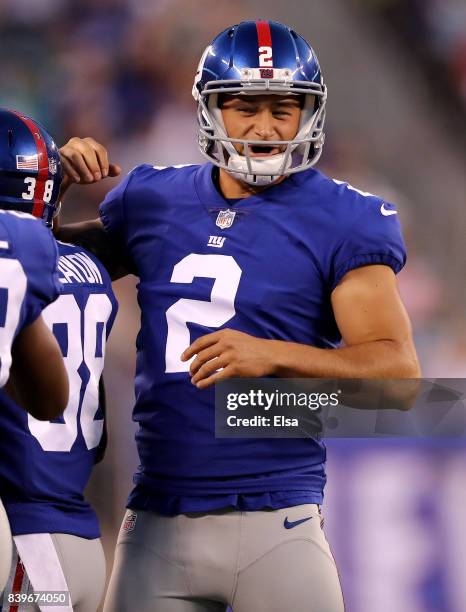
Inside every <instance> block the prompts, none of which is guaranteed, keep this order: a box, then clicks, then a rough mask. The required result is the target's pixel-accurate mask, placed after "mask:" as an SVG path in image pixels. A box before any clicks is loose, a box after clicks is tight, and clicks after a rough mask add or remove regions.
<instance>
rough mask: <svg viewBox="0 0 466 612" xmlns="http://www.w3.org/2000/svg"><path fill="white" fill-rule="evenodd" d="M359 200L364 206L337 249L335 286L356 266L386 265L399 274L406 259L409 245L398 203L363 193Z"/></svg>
mask: <svg viewBox="0 0 466 612" xmlns="http://www.w3.org/2000/svg"><path fill="white" fill-rule="evenodd" d="M358 200H359V201H358V202H357V206H358V208H360V210H359V211H358V213H357V214H355V215H354V217H353V220H352V222H351V223H350V224H349V225H348V226H347V229H346V230H345V235H344V236H343V237H342V238H341V240H340V241H339V244H338V245H337V248H336V249H335V252H334V256H333V261H332V267H331V279H330V285H331V289H332V290H333V289H334V288H335V287H336V286H337V285H338V283H339V282H340V281H341V279H342V278H343V276H344V275H345V274H347V273H348V272H350V271H351V270H354V269H356V268H361V267H363V266H368V265H385V266H389V267H390V268H391V269H392V270H393V271H394V272H395V274H397V273H398V272H399V271H400V270H401V269H402V268H403V266H404V264H405V263H406V247H405V244H404V241H403V237H402V233H401V227H400V223H399V220H398V214H397V211H396V208H395V206H393V205H392V204H388V203H386V202H384V201H382V200H379V199H378V198H376V197H362V196H361V197H360V198H359V199H358Z"/></svg>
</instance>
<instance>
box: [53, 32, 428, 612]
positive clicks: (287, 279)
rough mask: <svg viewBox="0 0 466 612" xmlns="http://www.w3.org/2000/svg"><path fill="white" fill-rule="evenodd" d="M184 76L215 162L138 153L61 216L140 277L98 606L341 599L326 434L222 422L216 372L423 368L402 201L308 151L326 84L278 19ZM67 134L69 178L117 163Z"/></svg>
mask: <svg viewBox="0 0 466 612" xmlns="http://www.w3.org/2000/svg"><path fill="white" fill-rule="evenodd" d="M193 93H194V97H195V99H196V101H197V104H198V122H199V146H200V149H201V152H202V153H203V154H204V155H205V157H206V158H207V160H208V162H207V163H206V164H204V165H200V166H199V165H188V166H184V167H180V166H175V167H168V168H161V167H157V166H152V165H142V166H138V167H136V168H135V169H134V170H133V171H132V172H130V174H129V175H128V177H127V178H126V179H125V180H123V181H122V182H121V183H120V185H119V186H117V187H116V188H115V189H113V190H112V191H111V192H110V193H109V194H108V195H107V197H106V198H105V201H104V202H103V203H102V205H101V208H100V219H98V220H95V221H89V222H86V223H83V224H76V225H74V226H68V227H64V228H62V230H61V231H62V235H63V236H66V237H70V238H71V239H72V240H76V241H82V242H83V243H84V242H85V243H87V244H88V245H89V247H90V248H91V249H93V250H94V251H95V252H96V253H98V254H101V256H102V257H104V258H105V261H106V265H107V266H108V268H109V270H110V271H111V273H112V275H113V276H114V277H115V278H116V277H118V276H120V275H122V274H125V273H127V272H132V273H134V274H136V275H137V276H138V277H139V280H140V282H139V285H138V299H139V304H140V307H141V313H142V316H141V331H140V333H139V335H138V339H137V342H136V347H137V372H136V405H135V408H134V419H135V420H136V421H137V422H138V423H139V431H138V433H137V435H136V440H137V445H138V451H139V456H140V461H141V465H140V467H139V469H138V472H137V473H136V475H135V477H134V483H135V488H134V489H133V491H132V493H131V495H130V497H129V500H128V511H127V514H126V516H125V519H124V521H123V525H122V528H121V531H120V535H119V539H118V543H117V548H116V557H115V564H114V568H113V573H112V578H111V581H110V586H109V591H108V594H107V598H106V604H105V610H106V611H107V612H116V611H118V612H122V611H129V610H133V609H137V610H139V611H156V612H201V611H207V610H209V611H218V612H220V611H224V610H225V609H226V607H227V606H228V605H230V606H231V607H232V608H233V609H234V611H235V612H283V610H292V611H293V612H310V611H311V612H340V611H341V610H343V599H342V593H341V587H340V584H339V579H338V574H337V570H336V566H335V562H334V559H333V556H332V554H331V551H330V548H329V546H328V543H327V541H326V538H325V535H324V533H323V531H322V529H321V520H320V504H321V503H322V501H323V488H324V485H325V479H326V477H325V469H324V465H325V447H324V445H323V443H322V442H321V441H320V440H316V439H313V438H308V439H264V438H261V439H216V438H215V435H214V386H213V384H214V383H215V382H216V381H218V380H222V379H226V378H230V377H261V376H282V377H313V378H314V377H324V378H338V377H343V378H351V377H356V378H369V377H393V378H399V377H406V378H411V377H412V378H414V377H418V376H419V365H418V361H417V356H416V351H415V348H414V345H413V340H412V335H411V328H410V323H409V320H408V317H407V314H406V312H405V309H404V307H403V304H402V302H401V300H400V297H399V294H398V290H397V284H396V279H395V274H396V273H397V272H398V271H399V270H400V269H401V268H402V267H403V265H404V263H405V258H406V254H405V247H404V244H403V240H402V237H401V232H400V226H399V223H398V216H397V211H396V208H395V207H394V206H393V205H392V204H389V203H387V202H384V201H382V200H380V199H379V198H378V197H376V196H374V195H371V194H369V193H364V192H362V191H359V190H358V189H355V188H353V187H351V186H350V185H348V184H346V183H343V182H340V181H336V180H331V179H329V178H327V177H326V176H324V175H323V174H321V173H320V172H318V171H317V170H315V169H314V168H313V165H314V164H315V163H316V161H317V160H318V158H319V156H320V153H321V150H322V145H323V142H324V133H323V127H324V118H325V107H326V99H327V90H326V87H325V85H324V83H323V79H322V75H321V70H320V67H319V64H318V61H317V58H316V55H315V53H314V51H313V50H312V48H311V47H310V45H309V44H308V43H307V42H306V41H305V40H304V39H303V38H301V37H300V36H299V35H298V34H297V33H296V32H294V31H293V30H292V29H290V28H288V27H287V26H284V25H282V24H279V23H274V22H269V21H257V22H254V21H247V22H242V23H240V24H239V25H235V26H232V27H230V28H228V29H227V30H225V31H224V32H222V33H220V34H219V35H218V36H217V37H216V38H215V39H214V40H213V41H212V43H211V44H210V45H209V46H208V47H207V49H206V50H205V52H204V54H203V55H202V58H201V62H200V64H199V68H198V71H197V74H196V77H195V82H194V88H193ZM67 147H68V148H67V150H66V158H67V159H66V160H65V169H66V170H67V172H68V173H69V175H70V180H72V172H75V173H77V175H79V177H80V179H81V182H92V180H93V178H92V177H93V176H94V175H97V177H99V176H105V175H106V174H107V173H108V162H107V161H105V163H104V164H102V159H103V156H102V153H101V152H99V151H98V150H96V148H95V147H96V145H95V143H93V141H87V142H85V141H80V140H79V139H73V140H72V141H70V143H69V144H68V145H67ZM86 174H87V175H89V176H88V177H87V178H86ZM342 339H343V341H344V343H343V344H342V343H341V340H342Z"/></svg>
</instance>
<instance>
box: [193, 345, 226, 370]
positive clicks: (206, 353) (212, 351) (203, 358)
mask: <svg viewBox="0 0 466 612" xmlns="http://www.w3.org/2000/svg"><path fill="white" fill-rule="evenodd" d="M219 348H220V347H219V346H218V342H217V343H216V344H214V345H212V346H210V347H208V348H206V349H204V350H203V351H200V352H199V353H198V354H197V356H196V358H195V359H194V360H193V362H192V363H191V366H190V368H189V372H190V374H191V376H194V374H196V372H197V371H198V370H199V368H200V367H201V366H202V365H203V364H204V363H206V362H207V361H209V360H210V359H213V358H214V357H218V356H219V354H220V350H219Z"/></svg>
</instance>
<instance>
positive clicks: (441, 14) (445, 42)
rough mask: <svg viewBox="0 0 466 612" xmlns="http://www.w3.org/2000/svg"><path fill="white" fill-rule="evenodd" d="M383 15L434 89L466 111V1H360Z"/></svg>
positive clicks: (359, 0)
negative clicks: (422, 67) (422, 68)
mask: <svg viewBox="0 0 466 612" xmlns="http://www.w3.org/2000/svg"><path fill="white" fill-rule="evenodd" d="M357 1H358V2H359V3H362V4H363V5H365V6H368V7H370V8H371V9H372V10H374V11H376V12H377V13H378V14H379V15H381V16H383V17H384V18H385V19H386V20H387V21H388V22H389V23H390V24H391V25H392V26H393V27H394V29H395V30H396V32H397V33H398V34H399V35H400V36H401V38H402V39H404V43H405V45H406V46H407V47H408V48H409V50H410V52H411V53H415V54H416V55H417V56H418V58H419V60H420V61H421V63H422V64H423V66H424V69H425V72H426V76H427V77H428V79H429V80H430V84H431V86H432V91H436V93H437V94H439V93H440V90H441V91H442V98H444V94H446V95H447V96H448V95H450V96H452V97H454V98H456V99H457V101H458V102H459V104H460V106H461V107H462V109H463V111H465V110H466V2H464V0H357Z"/></svg>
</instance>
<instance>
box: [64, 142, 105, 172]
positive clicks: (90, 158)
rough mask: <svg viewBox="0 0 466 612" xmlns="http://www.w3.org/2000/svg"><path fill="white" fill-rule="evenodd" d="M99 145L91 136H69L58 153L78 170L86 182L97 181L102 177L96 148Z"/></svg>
mask: <svg viewBox="0 0 466 612" xmlns="http://www.w3.org/2000/svg"><path fill="white" fill-rule="evenodd" d="M99 147H101V145H99V143H97V142H96V141H95V140H93V139H92V138H77V137H74V138H71V139H70V140H69V141H68V142H67V143H66V145H64V146H63V147H61V149H60V153H61V155H63V156H64V157H66V159H67V160H68V161H69V162H70V163H72V164H73V166H74V168H75V170H77V171H78V172H80V174H81V173H82V174H81V179H82V180H85V181H86V182H87V183H91V182H92V183H93V182H94V181H99V180H100V179H101V178H102V172H101V169H100V162H99V158H98V154H97V149H98V148H99Z"/></svg>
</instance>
